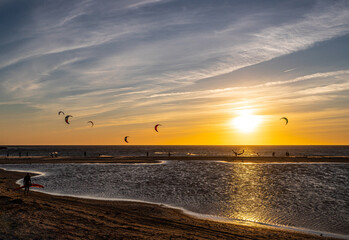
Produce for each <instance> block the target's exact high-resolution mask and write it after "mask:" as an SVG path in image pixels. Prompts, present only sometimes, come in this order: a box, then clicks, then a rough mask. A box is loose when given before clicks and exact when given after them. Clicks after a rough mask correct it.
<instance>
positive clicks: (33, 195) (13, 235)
mask: <svg viewBox="0 0 349 240" xmlns="http://www.w3.org/2000/svg"><path fill="white" fill-rule="evenodd" d="M90 160H92V161H88V160H86V159H80V160H78V159H72V158H70V159H69V158H65V159H64V162H96V161H97V160H96V159H90ZM103 160H106V159H103ZM109 160H110V159H109ZM8 161H10V162H11V163H13V161H15V162H16V163H24V162H23V161H25V163H28V162H40V158H32V159H31V160H29V159H7V160H5V159H1V161H0V162H1V163H5V162H7V163H10V162H8ZM52 161H53V160H52ZM115 161H116V160H115V159H114V160H113V162H115ZM118 161H120V162H123V161H126V162H132V161H131V160H130V159H124V160H120V159H119V160H118ZM149 161H156V159H150V160H149ZM41 162H47V159H43V158H41ZM56 162H61V160H60V161H57V159H56ZM116 162H117V161H116ZM134 162H140V159H138V160H137V159H136V160H134ZM20 178H23V173H19V172H9V171H4V170H0V209H1V213H0V239H326V238H324V237H321V236H316V235H308V234H304V233H300V232H293V231H286V230H283V229H277V228H271V227H264V226H260V225H251V226H246V225H239V224H232V223H222V222H215V221H210V220H204V219H198V218H194V217H192V216H189V215H186V214H184V213H183V212H182V211H180V210H176V209H170V208H166V207H161V206H159V205H155V204H154V205H153V204H146V203H138V202H120V201H100V200H90V199H80V198H72V197H62V196H53V195H48V194H43V193H38V192H30V194H29V196H24V194H23V191H21V190H20V191H13V190H12V189H14V188H15V187H17V186H18V185H16V184H15V182H16V181H17V180H18V179H20Z"/></svg>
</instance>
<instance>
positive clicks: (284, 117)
mask: <svg viewBox="0 0 349 240" xmlns="http://www.w3.org/2000/svg"><path fill="white" fill-rule="evenodd" d="M281 119H284V120H285V121H286V123H285V125H287V123H288V119H287V118H286V117H282V118H280V120H281Z"/></svg>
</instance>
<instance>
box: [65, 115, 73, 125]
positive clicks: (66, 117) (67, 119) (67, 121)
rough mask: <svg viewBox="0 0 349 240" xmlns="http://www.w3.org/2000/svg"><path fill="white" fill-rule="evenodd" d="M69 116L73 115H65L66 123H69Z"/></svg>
mask: <svg viewBox="0 0 349 240" xmlns="http://www.w3.org/2000/svg"><path fill="white" fill-rule="evenodd" d="M70 117H73V116H72V115H67V116H65V122H66V123H67V124H70V123H69V118H70Z"/></svg>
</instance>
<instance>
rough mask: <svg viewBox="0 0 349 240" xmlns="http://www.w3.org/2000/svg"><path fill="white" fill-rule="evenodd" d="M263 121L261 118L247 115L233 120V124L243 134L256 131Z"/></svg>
mask: <svg viewBox="0 0 349 240" xmlns="http://www.w3.org/2000/svg"><path fill="white" fill-rule="evenodd" d="M261 121H262V119H261V116H257V115H252V114H248V113H245V114H242V115H240V116H238V117H236V118H233V119H232V121H231V124H232V126H233V127H235V128H236V129H238V130H239V131H240V132H242V133H251V132H254V131H255V130H256V128H257V127H258V125H259V124H260V123H261Z"/></svg>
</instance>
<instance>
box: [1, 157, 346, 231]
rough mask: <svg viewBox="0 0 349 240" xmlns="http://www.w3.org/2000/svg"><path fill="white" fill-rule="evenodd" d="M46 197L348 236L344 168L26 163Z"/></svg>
mask: <svg viewBox="0 0 349 240" xmlns="http://www.w3.org/2000/svg"><path fill="white" fill-rule="evenodd" d="M0 167H2V168H6V169H8V170H21V171H32V172H42V173H45V174H44V175H42V176H40V177H37V178H34V179H33V182H35V183H38V184H42V185H44V186H45V189H44V190H40V191H44V192H47V193H54V194H63V195H72V196H80V197H88V198H96V199H110V200H112V199H130V200H139V201H145V202H153V203H162V204H167V205H170V206H173V207H179V208H183V209H185V210H187V211H190V212H193V213H197V214H203V215H206V216H211V217H217V218H221V219H222V218H223V219H227V220H241V221H246V222H256V223H262V224H268V225H275V226H286V227H296V228H305V229H308V230H314V231H319V232H330V233H336V234H342V235H346V236H349V227H348V226H349V164H345V163H337V164H336V163H293V164H290V163H277V164H275V163H267V164H253V163H249V164H244V163H227V162H221V161H164V162H162V163H159V164H30V165H29V164H23V165H16V164H14V165H0Z"/></svg>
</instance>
